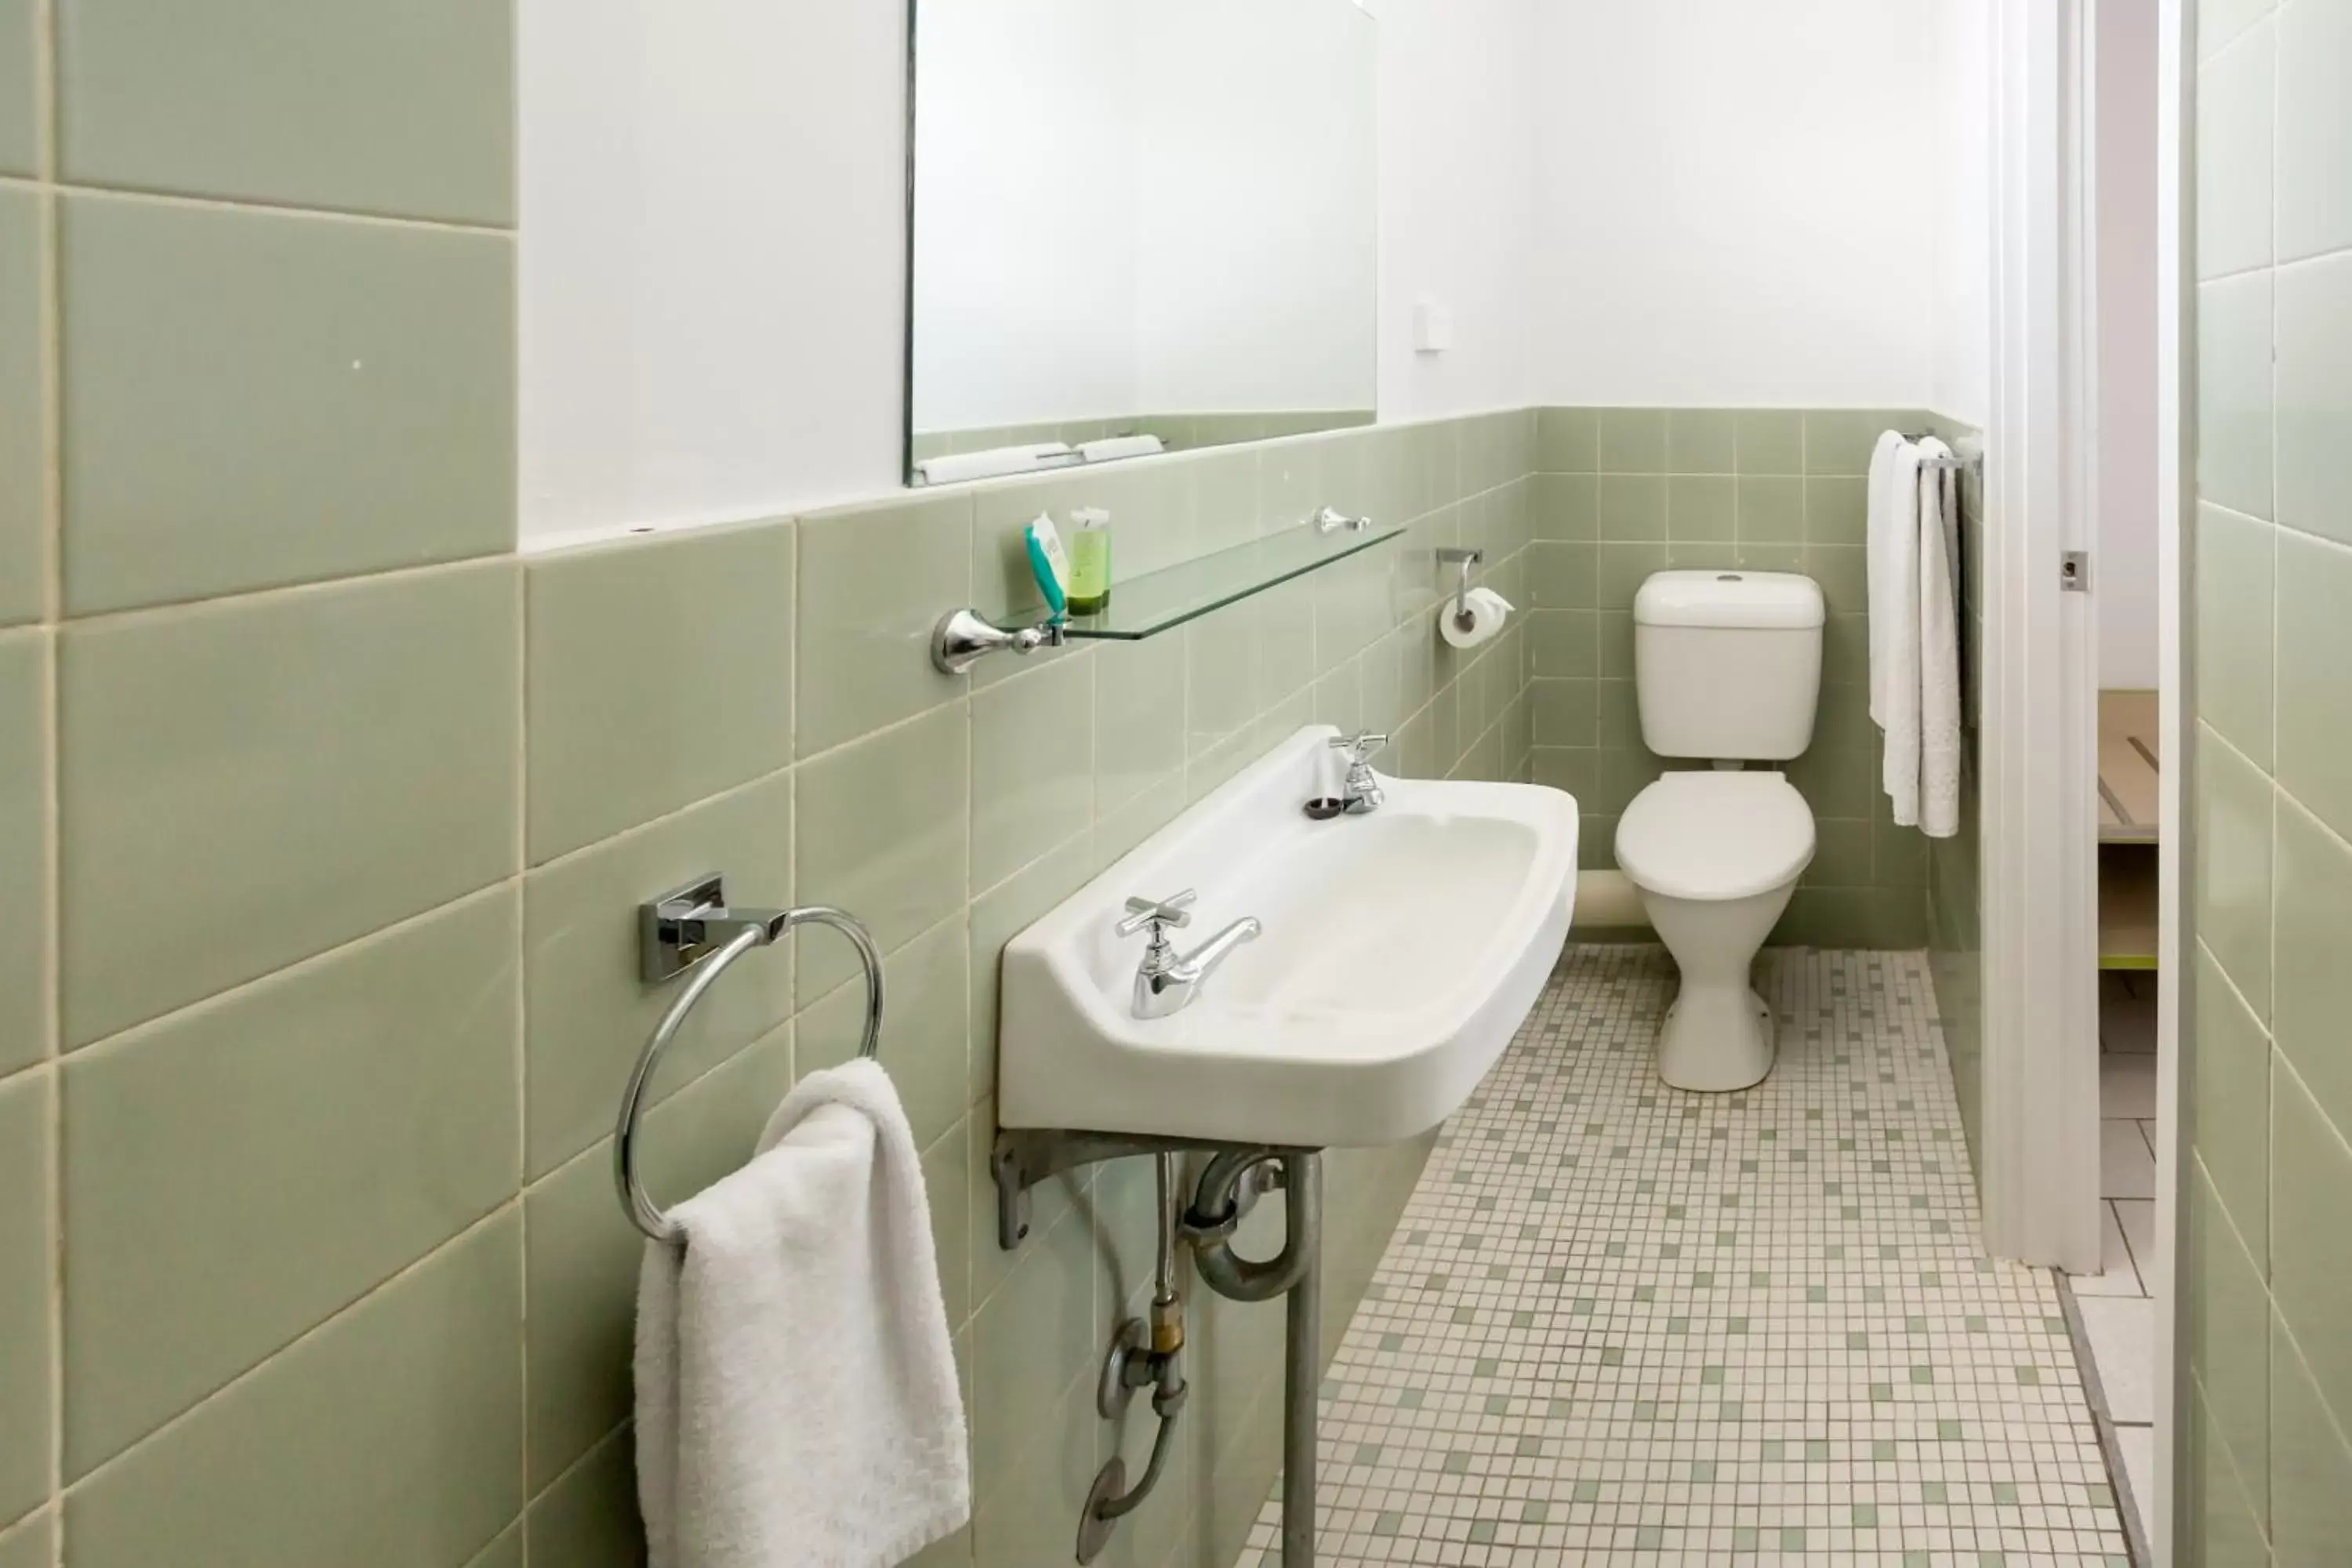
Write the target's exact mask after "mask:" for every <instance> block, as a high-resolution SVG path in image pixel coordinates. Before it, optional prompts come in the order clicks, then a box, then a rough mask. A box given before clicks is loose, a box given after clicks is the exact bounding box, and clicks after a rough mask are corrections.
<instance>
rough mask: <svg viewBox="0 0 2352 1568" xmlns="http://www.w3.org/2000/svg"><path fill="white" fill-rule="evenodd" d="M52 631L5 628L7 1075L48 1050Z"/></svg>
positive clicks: (0, 1054) (1, 1020) (1, 867)
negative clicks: (8, 894)
mask: <svg viewBox="0 0 2352 1568" xmlns="http://www.w3.org/2000/svg"><path fill="white" fill-rule="evenodd" d="M49 676H50V650H49V634H47V632H43V631H34V630H26V631H20V632H13V633H0V888H12V889H16V895H15V896H13V897H11V898H10V899H8V900H6V901H5V904H0V1075H5V1074H7V1073H10V1072H14V1071H15V1070H16V1068H21V1067H24V1066H26V1065H27V1064H29V1063H31V1062H35V1061H37V1060H39V1059H40V1058H41V1057H42V1056H43V1054H45V1053H46V1052H47V1049H48V1037H49V1022H48V1011H49V1009H48V982H47V974H48V973H49V967H50V965H51V963H53V962H54V961H55V958H56V940H55V939H56V933H55V932H54V931H51V930H50V929H49V922H48V900H47V887H48V879H49V869H48V826H47V825H48V817H49V808H48V805H47V794H48V773H49V742H48V706H49V697H48V692H49Z"/></svg>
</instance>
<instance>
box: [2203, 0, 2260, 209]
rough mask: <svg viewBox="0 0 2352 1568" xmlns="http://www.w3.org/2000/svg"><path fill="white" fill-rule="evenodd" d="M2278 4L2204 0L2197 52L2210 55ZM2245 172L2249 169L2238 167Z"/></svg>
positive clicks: (2206, 55)
mask: <svg viewBox="0 0 2352 1568" xmlns="http://www.w3.org/2000/svg"><path fill="white" fill-rule="evenodd" d="M2277 8H2278V0H2202V4H2200V5H2198V7H2197V53H2198V57H2199V58H2200V59H2202V58H2210V57H2211V56H2212V55H2214V54H2215V53H2217V52H2219V51H2220V50H2221V49H2223V48H2226V47H2229V45H2230V43H2231V40H2233V39H2235V38H2236V37H2238V36H2239V35H2241V34H2242V33H2243V32H2244V31H2245V30H2246V29H2247V28H2248V27H2250V26H2253V25H2254V23H2256V22H2257V21H2259V20H2261V19H2262V18H2263V17H2264V16H2269V15H2270V14H2271V13H2272V12H2273V11H2274V10H2276V9H2277ZM2233 172H2234V173H2236V174H2240V175H2243V174H2247V173H2249V171H2246V170H2242V169H2241V170H2237V171H2233Z"/></svg>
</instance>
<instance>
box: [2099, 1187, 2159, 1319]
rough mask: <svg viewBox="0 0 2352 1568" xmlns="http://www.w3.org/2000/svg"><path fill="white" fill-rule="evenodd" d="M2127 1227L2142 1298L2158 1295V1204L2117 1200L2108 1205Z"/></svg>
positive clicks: (2142, 1199) (2128, 1199) (2149, 1201)
mask: <svg viewBox="0 0 2352 1568" xmlns="http://www.w3.org/2000/svg"><path fill="white" fill-rule="evenodd" d="M2107 1206H2108V1207H2109V1208H2111V1209H2113V1210H2114V1211H2115V1215H2116V1220H2117V1221H2118V1222H2120V1223H2121V1224H2122V1226H2123V1227H2124V1239H2125V1240H2126V1242H2129V1243H2130V1244H2131V1255H2132V1267H2133V1268H2134V1269H2135V1270H2137V1273H2138V1275H2139V1280H2140V1289H2141V1292H2142V1294H2144V1295H2149V1296H2153V1295H2155V1294H2156V1279H2157V1272H2158V1270H2157V1268H2156V1203H2155V1201H2154V1200H2153V1199H2150V1198H2117V1199H2116V1201H2115V1202H2113V1203H2111V1204H2109V1205H2107Z"/></svg>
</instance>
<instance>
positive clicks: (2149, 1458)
mask: <svg viewBox="0 0 2352 1568" xmlns="http://www.w3.org/2000/svg"><path fill="white" fill-rule="evenodd" d="M2116 1447H2118V1448H2121V1449H2122V1450H2123V1455H2124V1484H2125V1485H2126V1486H2128V1487H2130V1488H2131V1495H2132V1511H2133V1512H2135V1513H2137V1514H2138V1515H2139V1530H2140V1535H2141V1538H2142V1539H2144V1540H2145V1539H2152V1538H2153V1536H2154V1534H2155V1530H2154V1527H2153V1526H2152V1525H2151V1524H2150V1523H2149V1520H2150V1519H2151V1517H2152V1513H2151V1510H2153V1509H2154V1507H2155V1505H2156V1428H2155V1427H2153V1426H2118V1427H2116Z"/></svg>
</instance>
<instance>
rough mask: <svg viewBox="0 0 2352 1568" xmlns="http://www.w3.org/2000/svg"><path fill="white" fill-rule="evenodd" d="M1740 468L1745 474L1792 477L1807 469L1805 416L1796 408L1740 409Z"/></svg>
mask: <svg viewBox="0 0 2352 1568" xmlns="http://www.w3.org/2000/svg"><path fill="white" fill-rule="evenodd" d="M1737 425H1738V443H1739V451H1738V468H1739V471H1740V472H1741V473H1742V474H1777V475H1780V476H1783V477H1785V476H1788V475H1792V474H1801V473H1803V472H1804V471H1805V416H1803V415H1802V414H1801V413H1799V412H1798V411H1797V410H1795V409H1793V408H1749V409H1743V410H1741V411H1740V413H1739V415H1738V419H1737Z"/></svg>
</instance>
